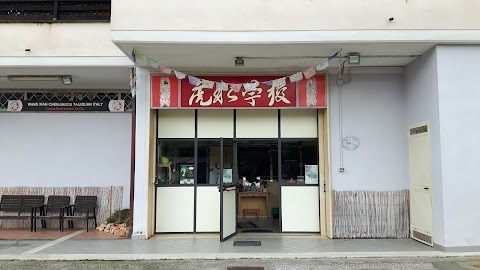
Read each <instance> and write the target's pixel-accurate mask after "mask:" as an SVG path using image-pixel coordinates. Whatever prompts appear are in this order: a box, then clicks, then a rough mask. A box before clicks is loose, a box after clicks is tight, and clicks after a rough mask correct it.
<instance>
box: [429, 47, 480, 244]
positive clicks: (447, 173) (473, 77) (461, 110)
mask: <svg viewBox="0 0 480 270" xmlns="http://www.w3.org/2000/svg"><path fill="white" fill-rule="evenodd" d="M437 62H438V88H439V108H440V134H441V141H440V143H441V146H442V180H443V190H444V195H443V207H444V223H445V246H447V247H458V246H477V247H478V246H480V229H479V228H480V227H479V226H480V213H479V211H478V208H479V206H480V196H479V193H480V176H479V168H480V140H479V138H480V125H479V122H480V86H479V84H478V70H479V69H478V63H479V62H480V46H478V45H477V46H438V47H437Z"/></svg>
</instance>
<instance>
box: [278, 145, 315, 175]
mask: <svg viewBox="0 0 480 270" xmlns="http://www.w3.org/2000/svg"><path fill="white" fill-rule="evenodd" d="M282 180H283V182H284V183H287V184H318V142H317V141H316V140H315V141H305V140H302V141H282Z"/></svg>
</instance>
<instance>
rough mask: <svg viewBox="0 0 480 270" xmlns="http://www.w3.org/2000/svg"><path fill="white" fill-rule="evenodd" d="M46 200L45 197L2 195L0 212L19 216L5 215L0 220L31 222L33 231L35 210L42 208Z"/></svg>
mask: <svg viewBox="0 0 480 270" xmlns="http://www.w3.org/2000/svg"><path fill="white" fill-rule="evenodd" d="M44 200H45V197H44V196H43V195H2V200H1V201H0V211H1V212H7V213H17V215H4V216H0V219H20V220H30V231H33V219H34V212H35V208H36V207H41V206H42V205H43V203H44ZM22 213H28V215H21V214H22Z"/></svg>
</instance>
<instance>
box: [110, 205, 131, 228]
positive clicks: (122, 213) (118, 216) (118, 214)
mask: <svg viewBox="0 0 480 270" xmlns="http://www.w3.org/2000/svg"><path fill="white" fill-rule="evenodd" d="M128 212H129V209H128V208H127V209H122V210H120V209H118V210H115V212H113V214H112V215H111V216H110V217H109V218H107V223H125V224H127V226H128V216H129V215H128Z"/></svg>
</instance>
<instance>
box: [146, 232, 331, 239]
mask: <svg viewBox="0 0 480 270" xmlns="http://www.w3.org/2000/svg"><path fill="white" fill-rule="evenodd" d="M219 237H220V235H219V234H218V233H185V234H179V233H172V234H155V235H153V236H152V237H151V238H157V239H166V238H186V239H195V238H199V239H200V238H215V239H216V238H219ZM233 238H236V239H251V238H270V239H275V238H319V239H328V237H326V236H322V235H320V234H319V233H237V234H236V235H235V236H234V237H233Z"/></svg>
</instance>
